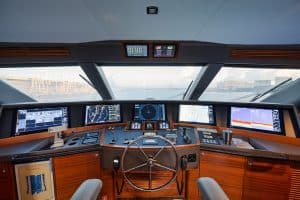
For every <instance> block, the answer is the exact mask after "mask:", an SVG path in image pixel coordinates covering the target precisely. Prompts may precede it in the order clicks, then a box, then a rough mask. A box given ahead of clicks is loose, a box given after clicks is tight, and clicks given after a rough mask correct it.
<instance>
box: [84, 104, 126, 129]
mask: <svg viewBox="0 0 300 200" xmlns="http://www.w3.org/2000/svg"><path fill="white" fill-rule="evenodd" d="M101 105H104V106H109V105H119V106H120V121H115V122H110V121H109V122H98V123H90V124H86V109H87V106H101ZM83 112H84V115H83V125H84V126H93V125H99V124H116V123H121V122H122V121H123V118H122V106H121V104H120V103H105V104H86V105H85V106H84V109H83Z"/></svg>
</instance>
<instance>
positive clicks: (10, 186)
mask: <svg viewBox="0 0 300 200" xmlns="http://www.w3.org/2000/svg"><path fill="white" fill-rule="evenodd" d="M14 199H17V190H16V184H15V174H14V166H13V164H12V163H10V162H1V163H0V200H14Z"/></svg>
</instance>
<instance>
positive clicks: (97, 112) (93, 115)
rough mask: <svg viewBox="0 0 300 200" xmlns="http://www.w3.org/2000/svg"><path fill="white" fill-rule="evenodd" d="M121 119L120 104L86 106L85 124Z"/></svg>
mask: <svg viewBox="0 0 300 200" xmlns="http://www.w3.org/2000/svg"><path fill="white" fill-rule="evenodd" d="M120 121H121V113H120V104H112V105H88V106H86V109H85V125H88V124H100V123H108V122H120Z"/></svg>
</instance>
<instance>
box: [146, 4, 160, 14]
mask: <svg viewBox="0 0 300 200" xmlns="http://www.w3.org/2000/svg"><path fill="white" fill-rule="evenodd" d="M147 14H148V15H157V14H158V7H157V6H148V7H147Z"/></svg>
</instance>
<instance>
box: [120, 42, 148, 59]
mask: <svg viewBox="0 0 300 200" xmlns="http://www.w3.org/2000/svg"><path fill="white" fill-rule="evenodd" d="M128 45H133V46H147V55H146V56H129V55H128V52H127V46H128ZM124 50H125V56H126V58H148V57H149V44H148V43H124Z"/></svg>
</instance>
